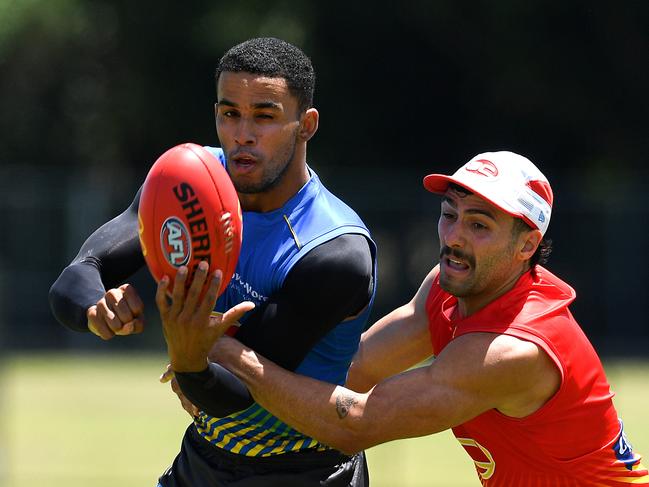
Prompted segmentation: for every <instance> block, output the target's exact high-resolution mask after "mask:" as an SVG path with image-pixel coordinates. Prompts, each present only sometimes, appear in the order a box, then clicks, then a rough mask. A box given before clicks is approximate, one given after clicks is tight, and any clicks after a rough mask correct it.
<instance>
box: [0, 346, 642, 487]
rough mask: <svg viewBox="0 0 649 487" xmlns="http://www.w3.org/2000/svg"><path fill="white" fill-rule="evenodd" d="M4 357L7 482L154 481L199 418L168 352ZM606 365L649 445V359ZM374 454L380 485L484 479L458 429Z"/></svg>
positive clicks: (1, 433)
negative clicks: (169, 367) (169, 365)
mask: <svg viewBox="0 0 649 487" xmlns="http://www.w3.org/2000/svg"><path fill="white" fill-rule="evenodd" d="M2 365H3V367H2V370H3V373H2V375H1V376H0V386H1V387H2V395H1V396H0V397H1V402H0V413H2V416H1V421H0V485H2V486H5V487H63V486H65V487H87V486H93V487H116V486H119V487H135V486H138V487H141V486H151V487H154V486H155V484H156V482H155V481H156V479H157V476H158V475H159V474H160V473H161V472H162V471H163V470H164V469H165V468H166V467H167V466H168V464H169V463H170V461H171V460H172V459H173V457H174V455H175V454H176V453H177V451H178V448H179V443H180V439H181V437H182V434H183V431H184V430H185V428H186V427H187V425H188V424H189V417H188V416H186V414H185V413H184V411H183V410H182V409H181V408H180V406H179V404H178V402H177V399H176V397H175V395H173V394H172V393H171V391H170V390H169V389H168V386H164V385H162V384H159V383H158V381H157V377H158V375H159V373H160V372H161V370H162V368H163V366H164V365H165V360H164V357H162V356H142V357H138V356H135V355H128V356H122V355H99V356H94V357H91V356H87V355H67V356H61V355H41V356H16V357H12V358H8V359H5V360H4V363H3V364H2ZM606 369H607V372H608V374H609V379H610V382H611V384H612V387H613V390H614V391H615V392H616V393H617V394H618V396H617V398H616V405H617V407H618V411H619V412H620V414H621V416H622V417H623V419H624V421H625V425H626V426H625V429H626V430H627V434H628V435H629V438H630V440H631V442H632V443H633V444H634V446H635V448H636V450H638V451H640V452H645V453H647V454H648V455H649V415H647V414H646V409H647V405H648V404H649V362H645V363H643V362H627V363H618V362H610V363H607V364H606ZM368 459H369V465H370V474H371V478H372V486H373V487H418V486H443V487H447V486H448V487H450V486H477V485H479V482H478V481H477V477H476V476H475V473H474V471H473V467H472V465H471V462H470V461H469V460H468V457H467V456H466V455H465V454H464V453H463V451H462V450H461V448H460V447H459V445H458V444H457V443H456V442H455V440H454V439H453V438H452V436H451V435H450V434H448V433H442V434H438V435H434V436H431V437H427V438H420V439H415V440H405V441H398V442H393V443H389V444H386V445H381V446H378V447H375V448H372V449H371V450H369V452H368Z"/></svg>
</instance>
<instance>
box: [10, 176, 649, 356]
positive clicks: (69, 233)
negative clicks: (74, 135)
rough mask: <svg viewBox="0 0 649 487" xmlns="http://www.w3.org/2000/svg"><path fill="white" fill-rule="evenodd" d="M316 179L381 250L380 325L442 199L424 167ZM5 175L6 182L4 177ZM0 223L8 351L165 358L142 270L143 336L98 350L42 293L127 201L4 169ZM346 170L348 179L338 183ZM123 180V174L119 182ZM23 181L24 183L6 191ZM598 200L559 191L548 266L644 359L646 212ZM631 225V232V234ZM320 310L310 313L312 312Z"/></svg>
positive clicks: (425, 263)
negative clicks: (427, 182)
mask: <svg viewBox="0 0 649 487" xmlns="http://www.w3.org/2000/svg"><path fill="white" fill-rule="evenodd" d="M317 170H318V172H319V173H320V176H321V177H322V178H323V179H324V180H325V182H329V186H330V187H331V188H332V190H334V191H335V192H336V193H337V194H339V195H340V196H341V197H343V198H344V199H346V200H347V201H348V202H349V203H350V204H351V205H352V206H354V208H355V209H356V210H357V211H358V213H359V214H361V216H362V217H363V218H364V219H365V221H366V223H367V224H368V225H369V227H370V229H371V230H372V232H373V235H374V237H375V239H376V240H377V242H378V245H379V293H378V298H377V301H376V305H375V309H374V313H373V317H374V319H376V318H379V317H380V316H382V315H383V314H384V313H386V312H388V311H390V310H391V309H393V308H394V307H396V306H399V305H400V304H403V303H404V302H406V301H407V300H408V299H410V297H411V296H412V295H413V294H414V292H415V291H416V289H417V287H418V286H419V284H420V283H421V280H422V279H423V277H424V276H425V275H426V273H427V272H428V271H429V270H430V268H431V267H432V266H433V265H434V264H435V263H436V262H437V256H438V253H439V246H438V242H437V233H436V232H437V230H436V225H437V218H438V215H439V213H438V208H439V198H437V197H436V196H434V195H432V194H430V193H428V192H427V191H425V190H424V189H423V187H422V186H421V176H422V174H421V173H420V172H419V171H412V170H401V171H398V172H395V171H393V170H391V169H383V170H374V171H361V170H355V169H350V168H342V167H335V166H318V167H317ZM7 172H8V173H10V174H7ZM1 173H2V174H0V175H1V176H2V177H0V181H2V188H1V189H2V194H3V199H2V203H1V204H0V221H3V222H4V224H5V229H10V231H6V232H4V235H3V238H2V244H1V245H2V255H5V256H7V255H9V256H11V255H13V256H22V257H21V258H20V259H3V260H2V261H0V262H1V266H0V286H1V291H2V292H1V295H2V301H1V304H0V313H1V314H0V320H1V322H2V324H3V325H4V327H3V328H4V330H3V334H4V341H5V345H6V346H7V347H8V348H9V349H14V350H32V349H59V350H65V349H68V348H75V349H77V348H91V349H103V350H139V349H149V350H160V351H163V350H164V342H163V339H162V334H161V331H160V326H159V319H158V316H157V313H156V309H155V305H154V303H153V295H154V292H155V289H154V285H153V281H152V279H151V277H150V276H149V274H148V272H147V271H146V269H143V270H142V271H140V272H139V273H138V274H136V275H135V276H134V278H133V280H132V282H133V283H135V285H136V287H137V288H138V289H139V290H140V292H141V294H142V296H143V297H144V299H145V301H146V305H147V312H146V316H147V328H146V331H145V333H144V334H142V335H140V336H133V337H118V338H116V339H114V340H112V341H110V342H103V341H101V340H100V339H98V338H97V337H95V336H94V335H90V334H79V333H75V332H72V331H69V330H67V329H66V328H64V327H62V326H61V325H59V324H58V323H57V322H56V321H55V320H54V319H53V318H52V316H51V314H50V311H49V308H48V304H47V291H48V288H49V286H50V284H51V283H52V282H53V281H54V279H55V278H56V276H57V275H58V272H59V271H60V269H61V268H62V267H63V266H64V265H65V264H66V263H67V262H68V261H69V260H70V259H71V258H72V257H73V256H74V255H75V254H76V251H77V249H78V247H79V246H80V245H81V243H82V242H83V240H84V239H85V237H86V236H87V235H88V234H89V232H91V231H92V230H93V229H94V228H95V227H96V226H97V225H99V224H100V223H102V222H104V221H107V220H108V219H109V218H111V217H112V216H113V215H114V214H115V213H116V212H117V211H121V208H122V207H125V206H127V205H128V203H129V202H130V198H131V195H132V194H134V191H135V189H136V188H135V187H133V184H132V183H131V182H130V181H129V182H128V183H125V185H126V186H128V187H133V188H132V191H128V190H126V189H124V190H123V191H122V190H120V191H119V193H120V197H119V198H115V199H118V200H120V201H119V204H113V202H112V200H111V194H110V191H108V190H107V188H105V187H104V188H103V189H102V187H101V186H102V184H101V181H100V180H98V181H95V182H93V181H83V180H80V179H79V178H75V177H71V176H69V175H65V174H61V173H56V172H54V171H36V170H29V169H28V168H17V167H8V168H3V170H2V171H1ZM342 174H345V175H346V177H344V178H343V177H336V176H337V175H338V176H340V175H342ZM124 176H126V175H124ZM16 177H18V178H19V180H22V181H30V184H23V185H18V184H11V183H9V181H11V180H12V179H14V178H16ZM636 203H637V204H634V205H633V207H629V208H610V207H609V206H608V205H606V204H604V202H602V204H600V205H597V206H593V207H589V208H582V207H579V206H578V205H575V204H571V202H570V200H569V199H567V198H563V197H561V195H559V197H558V202H557V208H556V210H555V212H554V215H553V219H552V223H551V226H550V231H549V236H550V237H552V238H553V240H554V252H553V255H552V258H551V260H550V264H549V265H548V267H549V268H550V269H551V270H552V271H554V272H555V273H556V274H558V275H559V276H561V277H563V278H564V279H565V280H567V281H568V282H569V283H571V284H572V285H573V287H575V288H576V290H577V294H578V298H577V300H576V301H575V303H574V305H573V306H572V310H573V313H574V314H575V316H576V317H577V319H578V320H579V321H580V323H581V325H582V327H583V328H584V330H585V331H586V333H587V334H588V335H589V337H590V338H591V339H592V340H593V342H594V344H595V346H596V347H597V348H598V350H599V351H600V352H601V353H602V354H604V355H609V356H629V355H633V356H641V355H646V353H647V350H649V319H648V318H647V317H649V257H648V255H647V252H646V249H647V248H649V226H647V225H643V224H640V222H643V221H649V208H648V207H646V206H643V205H641V204H639V203H640V201H638V202H636ZM630 229H633V230H632V231H631V230H630ZM315 312H317V311H315Z"/></svg>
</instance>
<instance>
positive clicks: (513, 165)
mask: <svg viewBox="0 0 649 487" xmlns="http://www.w3.org/2000/svg"><path fill="white" fill-rule="evenodd" d="M450 183H455V184H457V185H459V186H462V187H463V188H466V189H468V190H469V191H471V192H472V193H475V194H476V195H477V196H480V197H481V198H484V199H485V200H487V201H488V202H489V203H491V204H492V205H494V206H496V207H498V208H500V209H501V210H503V211H504V212H505V213H508V214H510V215H512V216H514V217H517V218H521V219H523V220H524V221H525V222H526V223H527V224H528V225H530V226H531V227H532V228H538V229H539V230H540V231H541V233H542V234H543V235H545V232H546V230H547V229H548V225H549V224H550V216H551V215H552V188H550V183H549V182H548V180H547V178H546V177H545V176H544V175H543V174H542V173H541V171H539V170H538V168H537V167H536V166H535V165H534V164H532V161H530V160H529V159H527V158H526V157H523V156H521V155H518V154H515V153H513V152H509V151H498V152H484V153H482V154H478V155H477V156H475V157H474V158H473V159H471V160H470V161H469V162H467V163H466V164H465V165H464V166H462V167H461V168H460V169H458V170H457V171H455V174H453V175H452V176H445V175H443V174H429V175H428V176H426V177H425V178H424V187H425V188H426V189H427V190H428V191H432V192H433V193H440V194H443V193H445V192H446V190H447V188H448V185H449V184H450Z"/></svg>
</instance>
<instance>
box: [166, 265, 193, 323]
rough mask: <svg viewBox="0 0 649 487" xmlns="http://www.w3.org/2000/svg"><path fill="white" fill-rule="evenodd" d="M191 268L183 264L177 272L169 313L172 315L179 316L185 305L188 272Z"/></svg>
mask: <svg viewBox="0 0 649 487" xmlns="http://www.w3.org/2000/svg"><path fill="white" fill-rule="evenodd" d="M188 273H189V269H188V268H187V266H181V267H180V268H178V272H176V278H175V279H174V289H173V292H172V293H171V308H170V309H169V313H171V315H172V316H178V315H179V314H180V312H181V311H182V310H183V309H184V307H185V282H186V281H187V274H188Z"/></svg>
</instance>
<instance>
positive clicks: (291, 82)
mask: <svg viewBox="0 0 649 487" xmlns="http://www.w3.org/2000/svg"><path fill="white" fill-rule="evenodd" d="M225 71H228V72H233V73H240V72H246V73H252V74H258V75H263V76H268V77H271V78H284V79H285V80H286V84H287V85H288V89H289V92H290V93H291V94H292V95H293V96H295V97H296V98H297V101H298V109H299V110H300V112H303V111H304V110H306V109H308V108H310V107H312V106H313V92H314V90H315V71H314V69H313V65H312V64H311V60H310V59H309V58H308V57H307V55H306V54H304V52H302V50H301V49H299V48H298V47H295V46H294V45H293V44H289V43H288V42H286V41H283V40H281V39H277V38H275V37H257V38H254V39H249V40H247V41H245V42H242V43H241V44H237V45H236V46H234V47H232V48H231V49H230V50H229V51H228V52H226V53H225V54H224V55H223V57H222V58H221V60H220V61H219V64H218V66H217V68H216V73H215V76H214V77H215V80H216V82H217V83H218V82H219V77H220V76H221V73H223V72H225Z"/></svg>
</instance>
